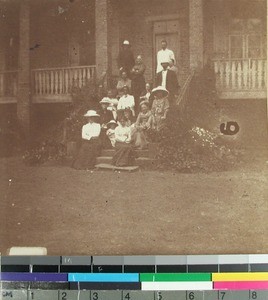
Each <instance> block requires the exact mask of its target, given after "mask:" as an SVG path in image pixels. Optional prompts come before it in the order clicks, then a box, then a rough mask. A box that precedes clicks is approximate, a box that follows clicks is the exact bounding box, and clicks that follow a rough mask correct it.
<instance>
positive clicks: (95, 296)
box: [92, 292, 99, 300]
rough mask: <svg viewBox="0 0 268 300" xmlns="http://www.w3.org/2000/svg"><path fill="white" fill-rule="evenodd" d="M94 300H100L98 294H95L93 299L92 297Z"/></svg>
mask: <svg viewBox="0 0 268 300" xmlns="http://www.w3.org/2000/svg"><path fill="white" fill-rule="evenodd" d="M92 299H93V300H98V299H99V295H98V293H97V292H94V293H93V297H92Z"/></svg>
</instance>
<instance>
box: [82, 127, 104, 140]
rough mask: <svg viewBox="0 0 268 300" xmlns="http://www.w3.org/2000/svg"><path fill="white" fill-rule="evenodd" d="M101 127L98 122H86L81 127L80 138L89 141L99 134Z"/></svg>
mask: <svg viewBox="0 0 268 300" xmlns="http://www.w3.org/2000/svg"><path fill="white" fill-rule="evenodd" d="M100 131H101V127H100V124H96V123H93V124H86V125H84V126H83V128H82V139H84V140H88V141H90V140H91V138H93V137H98V136H99V135H100Z"/></svg>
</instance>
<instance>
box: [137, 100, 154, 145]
mask: <svg viewBox="0 0 268 300" xmlns="http://www.w3.org/2000/svg"><path fill="white" fill-rule="evenodd" d="M140 108H141V112H140V113H139V115H138V118H137V121H136V123H135V130H134V131H133V140H134V145H135V147H136V148H138V149H146V148H147V146H148V131H149V130H150V129H152V127H153V115H152V112H151V111H150V110H149V102H147V101H142V102H141V103H140Z"/></svg>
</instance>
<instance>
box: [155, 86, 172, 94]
mask: <svg viewBox="0 0 268 300" xmlns="http://www.w3.org/2000/svg"><path fill="white" fill-rule="evenodd" d="M157 91H161V92H164V93H166V96H167V95H168V94H169V91H168V90H166V89H165V88H164V87H162V86H161V85H160V86H158V87H156V88H154V89H153V90H152V95H153V94H154V93H155V92H157Z"/></svg>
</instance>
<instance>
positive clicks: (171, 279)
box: [0, 255, 268, 300]
mask: <svg viewBox="0 0 268 300" xmlns="http://www.w3.org/2000/svg"><path fill="white" fill-rule="evenodd" d="M0 280H1V286H2V290H1V294H0V296H1V297H0V298H1V299H13V300H14V299H15V300H16V299H20V300H23V299H27V300H28V299H29V300H30V299H31V300H34V299H37V300H53V299H55V300H56V299H57V300H58V299H62V300H68V299H69V300H73V299H82V300H83V299H87V300H89V299H90V300H102V299H103V300H105V299H107V300H108V299H109V300H125V299H126V300H135V299H139V300H143V299H144V300H146V299H148V300H169V299H172V300H173V299H174V300H175V299H178V300H182V299H183V300H201V299H202V300H234V299H235V300H251V299H256V300H262V299H265V300H267V299H268V255H219V256H216V255H211V256H210V255H198V256H105V257H102V256H87V257H78V256H76V257H72V256H70V257H68V256H61V257H50V256H42V257H41V256H40V257H38V256H35V257H29V256H25V257H19V256H5V257H1V273H0Z"/></svg>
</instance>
